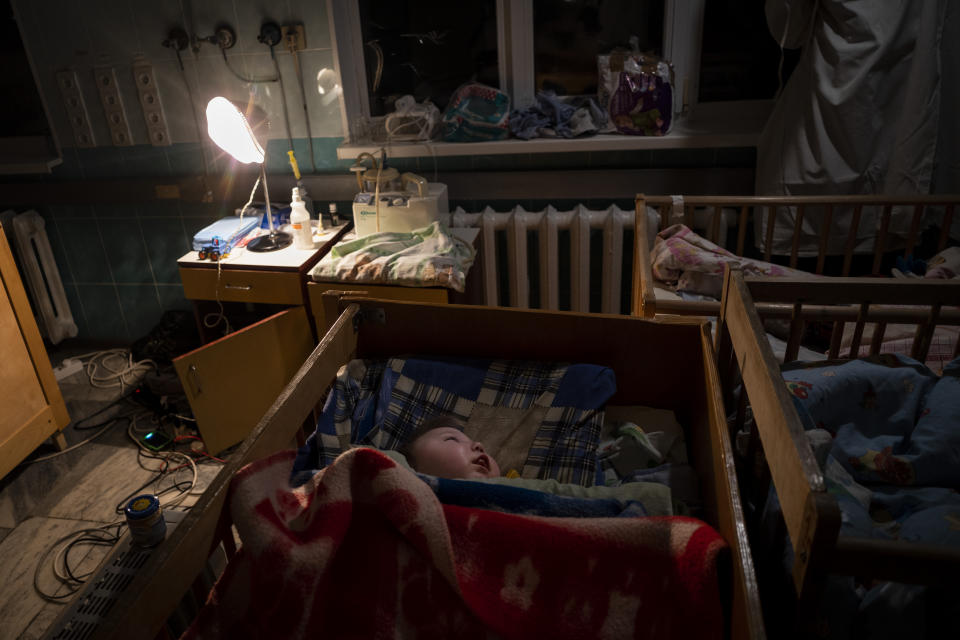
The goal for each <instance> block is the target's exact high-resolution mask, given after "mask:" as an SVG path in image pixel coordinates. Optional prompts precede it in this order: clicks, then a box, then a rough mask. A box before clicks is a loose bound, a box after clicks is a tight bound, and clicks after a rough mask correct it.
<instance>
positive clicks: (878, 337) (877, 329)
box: [870, 321, 887, 356]
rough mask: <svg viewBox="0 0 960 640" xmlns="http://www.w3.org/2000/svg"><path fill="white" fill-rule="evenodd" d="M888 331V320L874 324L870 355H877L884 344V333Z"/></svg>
mask: <svg viewBox="0 0 960 640" xmlns="http://www.w3.org/2000/svg"><path fill="white" fill-rule="evenodd" d="M886 332H887V323H886V322H883V321H880V322H878V323H877V324H875V325H873V339H872V340H871V341H870V355H872V356H875V355H877V354H878V353H880V347H882V346H883V334H884V333H886Z"/></svg>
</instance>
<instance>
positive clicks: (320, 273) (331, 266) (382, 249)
mask: <svg viewBox="0 0 960 640" xmlns="http://www.w3.org/2000/svg"><path fill="white" fill-rule="evenodd" d="M475 256H476V250H475V249H474V248H473V247H472V246H470V245H469V244H467V243H466V242H464V241H463V240H461V239H460V238H458V237H456V236H454V235H453V234H451V233H450V231H449V229H447V227H446V226H445V225H443V224H442V223H441V222H439V221H437V222H434V223H432V224H431V225H430V226H428V227H424V228H422V229H414V230H413V231H411V232H409V233H403V232H399V231H384V232H382V233H372V234H370V235H368V236H363V237H362V238H357V239H355V240H348V241H345V242H341V243H340V244H338V245H336V246H335V247H333V248H332V249H331V250H330V252H329V253H327V255H325V256H323V258H321V259H320V262H318V263H317V266H315V267H314V268H313V269H312V270H311V271H310V277H311V278H312V279H314V280H316V281H321V282H322V281H324V280H335V281H337V282H369V283H380V284H400V285H404V286H408V287H447V288H449V289H453V290H454V291H459V292H461V293H462V292H463V289H464V283H465V282H466V279H467V272H468V271H469V270H470V266H471V265H472V264H473V260H474V258H475Z"/></svg>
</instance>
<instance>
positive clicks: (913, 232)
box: [903, 204, 923, 258]
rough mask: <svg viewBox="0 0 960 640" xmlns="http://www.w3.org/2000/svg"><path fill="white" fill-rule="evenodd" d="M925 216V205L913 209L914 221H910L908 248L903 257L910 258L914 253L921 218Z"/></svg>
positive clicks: (915, 206)
mask: <svg viewBox="0 0 960 640" xmlns="http://www.w3.org/2000/svg"><path fill="white" fill-rule="evenodd" d="M922 215H923V205H922V204H918V205H914V207H913V220H911V221H910V235H908V236H907V246H906V248H905V249H904V250H903V257H904V258H906V257H908V256H909V255H910V254H911V253H913V246H914V245H915V244H917V232H918V231H919V229H920V217H921V216H922Z"/></svg>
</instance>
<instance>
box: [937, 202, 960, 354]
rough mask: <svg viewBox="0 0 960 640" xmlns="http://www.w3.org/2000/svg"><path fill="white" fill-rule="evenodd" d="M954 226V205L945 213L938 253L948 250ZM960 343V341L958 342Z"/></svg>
mask: <svg viewBox="0 0 960 640" xmlns="http://www.w3.org/2000/svg"><path fill="white" fill-rule="evenodd" d="M952 224H953V203H950V204H948V205H947V208H946V210H945V211H944V212H943V225H942V226H941V228H940V240H938V241H937V253H940V252H941V251H943V250H944V249H946V248H947V240H948V239H949V238H950V225H952ZM958 342H960V341H958Z"/></svg>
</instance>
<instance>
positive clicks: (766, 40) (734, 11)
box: [698, 0, 799, 102]
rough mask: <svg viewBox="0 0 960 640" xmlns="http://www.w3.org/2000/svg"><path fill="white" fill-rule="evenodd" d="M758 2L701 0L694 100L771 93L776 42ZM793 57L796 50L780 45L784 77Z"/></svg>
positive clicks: (761, 96)
mask: <svg viewBox="0 0 960 640" xmlns="http://www.w3.org/2000/svg"><path fill="white" fill-rule="evenodd" d="M763 5H764V2H763V0H706V6H705V8H704V16H703V41H702V43H703V48H702V49H701V54H700V90H699V96H698V100H699V101H700V102H716V101H722V100H764V99H767V98H772V97H773V96H774V95H775V94H776V93H777V66H778V65H779V63H780V47H779V46H778V45H777V41H776V40H774V38H773V36H771V35H770V30H769V29H768V28H767V18H766V16H765V15H764V12H763ZM798 58H799V52H798V51H793V50H785V51H784V63H783V82H784V83H786V81H787V77H789V75H790V72H791V71H793V68H794V67H795V66H796V63H797V59H798Z"/></svg>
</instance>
